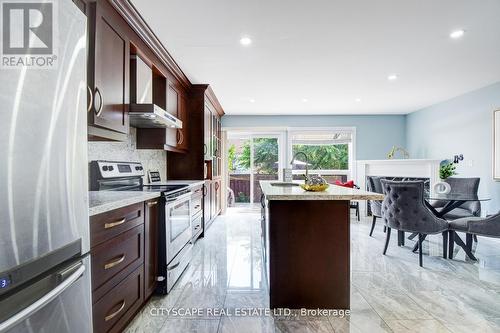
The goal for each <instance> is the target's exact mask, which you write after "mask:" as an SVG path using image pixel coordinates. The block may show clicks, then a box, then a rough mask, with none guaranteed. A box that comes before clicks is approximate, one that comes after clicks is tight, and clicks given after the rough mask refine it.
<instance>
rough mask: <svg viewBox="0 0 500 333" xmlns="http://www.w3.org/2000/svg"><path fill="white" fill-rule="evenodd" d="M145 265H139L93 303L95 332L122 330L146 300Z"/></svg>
mask: <svg viewBox="0 0 500 333" xmlns="http://www.w3.org/2000/svg"><path fill="white" fill-rule="evenodd" d="M143 274H144V266H142V265H141V266H139V267H138V268H137V269H136V270H135V271H133V272H132V273H131V274H129V275H128V276H127V277H126V278H125V279H124V280H123V281H121V282H120V283H119V284H117V285H116V287H115V288H113V289H112V290H111V291H109V292H108V293H107V294H106V295H104V296H103V297H102V298H101V299H99V300H97V301H96V302H94V303H93V305H92V315H93V321H94V332H99V333H100V332H121V331H122V330H123V329H124V328H125V325H127V323H128V322H129V321H130V320H131V318H132V317H133V316H134V314H135V313H136V312H137V310H138V309H139V308H140V307H141V305H142V304H143V301H144V291H143Z"/></svg>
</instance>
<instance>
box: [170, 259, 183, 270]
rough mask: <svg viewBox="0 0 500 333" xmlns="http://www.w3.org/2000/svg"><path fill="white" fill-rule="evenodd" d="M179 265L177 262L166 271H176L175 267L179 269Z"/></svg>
mask: <svg viewBox="0 0 500 333" xmlns="http://www.w3.org/2000/svg"><path fill="white" fill-rule="evenodd" d="M180 264H181V262H180V261H179V262H178V263H176V264H175V265H173V266H170V267H167V271H172V270H174V269H176V268H177V267H179V265H180Z"/></svg>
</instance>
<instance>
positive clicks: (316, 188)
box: [300, 184, 330, 192]
mask: <svg viewBox="0 0 500 333" xmlns="http://www.w3.org/2000/svg"><path fill="white" fill-rule="evenodd" d="M329 186H330V185H328V184H300V187H302V189H304V190H306V191H311V192H322V191H325V190H326V189H327V188H328V187H329Z"/></svg>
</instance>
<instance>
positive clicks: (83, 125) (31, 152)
mask: <svg viewBox="0 0 500 333" xmlns="http://www.w3.org/2000/svg"><path fill="white" fill-rule="evenodd" d="M12 2H15V1H9V3H12ZM18 2H19V3H22V4H24V5H26V4H28V5H27V6H28V7H20V9H19V8H18V9H17V10H18V11H17V12H15V11H14V12H12V15H13V16H12V17H14V19H16V17H17V19H20V20H22V19H23V16H22V15H18V14H19V13H23V10H24V20H25V21H23V23H22V24H28V28H27V29H25V35H24V38H35V37H33V36H31V33H34V34H38V37H40V40H36V38H35V39H34V40H30V42H29V44H28V47H32V46H33V45H34V46H35V47H38V48H40V47H42V48H43V47H45V46H46V45H45V44H46V43H45V42H46V41H45V40H43V38H44V36H45V37H46V36H49V37H50V33H49V34H47V31H42V30H40V29H38V30H36V29H33V27H32V26H37V24H40V22H38V23H37V21H40V15H41V14H40V13H43V14H44V16H43V19H44V20H45V19H50V20H51V21H50V22H48V23H50V24H49V25H44V29H45V30H47V29H48V28H53V29H54V31H53V33H52V37H54V38H55V39H54V40H52V42H51V47H52V50H51V52H52V53H53V54H54V55H55V57H56V58H53V60H54V61H55V63H54V66H52V67H50V68H43V67H36V66H17V67H11V68H4V67H2V68H0V126H1V128H0V332H4V331H5V332H51V333H52V332H54V333H57V332H91V331H92V316H91V288H90V262H89V255H88V252H89V218H88V171H87V168H88V167H87V165H88V164H87V110H86V105H87V83H86V55H87V54H86V53H87V50H86V48H87V45H86V44H87V43H86V41H87V38H86V29H87V24H86V21H87V19H86V17H85V15H84V14H83V13H82V12H81V11H80V10H79V9H78V8H77V7H76V6H75V5H74V3H73V2H72V1H71V0H55V1H53V2H52V3H53V5H54V8H53V12H52V13H53V16H52V17H51V16H50V15H49V14H47V15H48V16H47V17H46V16H45V14H46V13H49V12H48V11H47V10H46V9H47V8H42V7H29V6H34V5H33V3H34V2H33V1H25V2H23V1H18ZM44 2H46V3H47V1H46V0H44V1H40V3H42V6H45V5H43V3H44ZM3 3H4V2H2V3H0V5H3ZM30 4H31V5H30ZM24 5H23V6H24ZM27 8H28V10H27ZM29 8H32V9H33V8H34V9H33V10H31V9H29ZM40 8H42V9H40ZM10 9H11V8H10V7H3V9H2V10H3V14H4V15H3V16H2V20H3V23H5V18H6V17H7V16H6V15H10V12H9V13H7V14H6V11H7V10H10ZM40 10H41V12H40ZM16 15H17V16H16ZM30 15H34V16H33V17H31V16H30ZM12 17H10V20H11V22H10V27H9V29H23V26H22V25H21V26H20V27H19V24H20V23H19V22H15V21H13V20H14V19H13V18H12ZM26 20H28V21H29V23H27V21H26ZM45 23H47V22H45ZM52 23H53V24H52ZM0 24H2V23H1V22H0ZM16 24H18V26H16ZM2 28H3V29H4V32H5V29H7V24H4V25H3V26H2ZM10 34H11V35H10V36H11V37H12V36H14V37H15V36H16V34H15V32H12V30H11V32H10ZM5 36H6V34H5V33H4V34H3V37H4V40H3V41H2V42H3V43H4V44H5V43H7V42H8V41H6V40H5ZM17 36H18V38H19V40H16V41H10V42H11V44H13V45H16V44H19V45H22V43H23V40H22V38H23V36H22V34H21V35H19V34H18V35H17ZM1 37H2V35H0V38H1ZM14 37H12V38H14ZM24 42H25V43H26V41H24ZM0 44H1V43H0ZM3 51H4V52H5V49H3ZM35 51H36V50H35ZM41 57H45V55H43V56H41Z"/></svg>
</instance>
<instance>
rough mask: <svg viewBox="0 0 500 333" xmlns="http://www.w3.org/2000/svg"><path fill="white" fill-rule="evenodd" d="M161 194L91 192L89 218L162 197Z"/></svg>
mask: <svg viewBox="0 0 500 333" xmlns="http://www.w3.org/2000/svg"><path fill="white" fill-rule="evenodd" d="M160 195H161V192H141V191H90V192H89V216H93V215H97V214H101V213H105V212H109V211H110V210H113V209H118V208H122V207H126V206H129V205H133V204H136V203H138V202H142V201H147V200H150V199H154V198H158V197H160Z"/></svg>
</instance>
